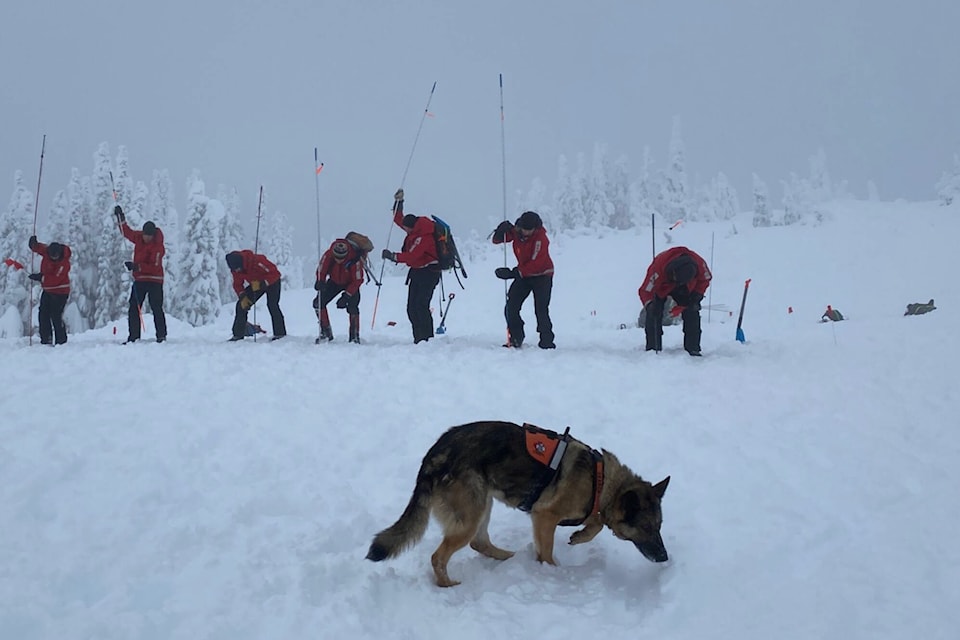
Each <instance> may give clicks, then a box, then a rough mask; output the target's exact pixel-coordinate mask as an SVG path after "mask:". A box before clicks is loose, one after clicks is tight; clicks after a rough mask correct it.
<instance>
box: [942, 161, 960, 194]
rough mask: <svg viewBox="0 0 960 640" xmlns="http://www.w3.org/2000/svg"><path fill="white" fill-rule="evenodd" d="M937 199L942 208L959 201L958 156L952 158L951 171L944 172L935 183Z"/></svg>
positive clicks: (959, 171) (959, 162) (959, 169)
mask: <svg viewBox="0 0 960 640" xmlns="http://www.w3.org/2000/svg"><path fill="white" fill-rule="evenodd" d="M937 197H938V198H939V199H940V204H941V205H943V206H948V205H951V204H953V202H954V201H955V200H957V199H960V155H954V156H953V171H951V172H945V173H944V174H943V176H942V177H941V178H940V181H939V182H937Z"/></svg>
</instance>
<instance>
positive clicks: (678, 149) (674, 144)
mask: <svg viewBox="0 0 960 640" xmlns="http://www.w3.org/2000/svg"><path fill="white" fill-rule="evenodd" d="M663 180H664V182H663V203H664V207H665V209H664V210H663V211H661V213H663V214H664V215H666V216H667V218H668V219H671V220H685V219H686V218H687V209H688V207H689V192H690V186H689V180H688V179H687V154H686V150H685V148H684V145H683V138H682V136H681V132H680V117H679V116H677V117H674V119H673V132H672V133H671V135H670V159H669V162H668V164H667V169H666V171H665V172H664V174H663Z"/></svg>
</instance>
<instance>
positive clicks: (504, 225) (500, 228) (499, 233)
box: [493, 220, 513, 242]
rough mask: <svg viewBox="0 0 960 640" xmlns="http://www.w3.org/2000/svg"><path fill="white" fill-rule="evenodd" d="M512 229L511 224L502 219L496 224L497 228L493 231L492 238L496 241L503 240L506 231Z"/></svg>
mask: <svg viewBox="0 0 960 640" xmlns="http://www.w3.org/2000/svg"><path fill="white" fill-rule="evenodd" d="M512 231H513V225H512V224H511V223H510V222H508V221H506V220H504V221H503V222H501V223H500V224H498V225H497V228H496V229H495V230H494V231H493V239H494V240H496V241H497V242H503V240H504V238H505V237H506V236H507V233H509V232H512Z"/></svg>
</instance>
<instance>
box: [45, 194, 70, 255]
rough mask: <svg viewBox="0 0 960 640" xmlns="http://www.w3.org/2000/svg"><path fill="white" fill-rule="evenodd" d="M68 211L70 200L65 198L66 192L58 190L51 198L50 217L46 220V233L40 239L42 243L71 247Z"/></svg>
mask: <svg viewBox="0 0 960 640" xmlns="http://www.w3.org/2000/svg"><path fill="white" fill-rule="evenodd" d="M69 209H70V199H69V198H68V197H67V191H66V189H60V190H59V191H57V193H56V195H54V196H53V206H51V207H50V217H49V219H48V220H47V226H46V233H45V234H44V237H43V238H42V239H41V241H42V242H46V243H50V242H59V243H61V244H67V245H70V246H71V248H72V247H73V240H72V238H70V218H69V217H68V216H69Z"/></svg>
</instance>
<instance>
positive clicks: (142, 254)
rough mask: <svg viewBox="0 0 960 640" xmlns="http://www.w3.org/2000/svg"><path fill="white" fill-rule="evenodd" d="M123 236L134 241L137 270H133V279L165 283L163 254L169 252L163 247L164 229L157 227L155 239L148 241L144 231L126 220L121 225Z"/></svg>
mask: <svg viewBox="0 0 960 640" xmlns="http://www.w3.org/2000/svg"><path fill="white" fill-rule="evenodd" d="M120 231H121V232H122V233H123V237H124V238H126V239H127V240H129V241H130V242H132V243H133V262H134V263H135V264H136V265H137V267H138V268H137V270H136V271H134V272H133V279H134V280H135V281H137V282H160V283H163V255H164V254H165V253H166V252H167V251H166V249H164V248H163V231H161V230H160V229H157V232H156V234H154V236H153V240H151V241H150V242H146V241H144V239H143V231H134V230H133V229H131V228H130V227H129V226H128V225H127V223H126V222H124V223H123V224H122V225H120Z"/></svg>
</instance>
